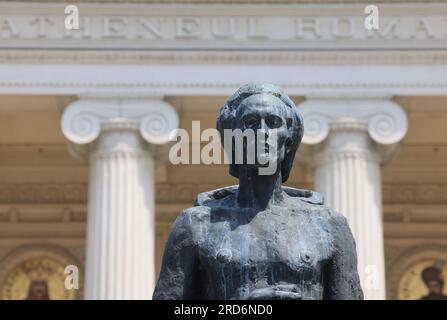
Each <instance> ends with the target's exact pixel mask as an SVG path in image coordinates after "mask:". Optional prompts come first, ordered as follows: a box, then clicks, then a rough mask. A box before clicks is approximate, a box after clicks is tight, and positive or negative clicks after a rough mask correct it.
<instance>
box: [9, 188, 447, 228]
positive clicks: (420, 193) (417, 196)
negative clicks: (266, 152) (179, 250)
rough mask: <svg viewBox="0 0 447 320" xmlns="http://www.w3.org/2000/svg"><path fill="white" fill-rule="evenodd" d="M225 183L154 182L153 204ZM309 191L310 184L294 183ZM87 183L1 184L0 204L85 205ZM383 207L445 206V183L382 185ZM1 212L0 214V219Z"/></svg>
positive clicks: (186, 198) (188, 198) (185, 199)
mask: <svg viewBox="0 0 447 320" xmlns="http://www.w3.org/2000/svg"><path fill="white" fill-rule="evenodd" d="M224 185H226V183H174V182H173V183H157V184H156V188H155V189H156V202H157V203H160V204H162V203H180V204H183V203H190V204H192V203H193V202H194V200H195V197H196V195H197V194H198V193H200V192H204V191H209V190H214V189H218V188H221V187H223V186H224ZM289 185H291V186H293V187H297V188H303V189H312V188H313V186H312V185H303V184H294V183H289ZM87 189H88V185H87V183H23V184H22V183H1V184H0V204H85V203H86V202H87ZM382 194H383V202H384V203H385V204H428V205H429V204H432V205H437V204H447V184H421V183H406V184H402V183H384V184H382ZM2 214H3V212H0V220H1V219H2Z"/></svg>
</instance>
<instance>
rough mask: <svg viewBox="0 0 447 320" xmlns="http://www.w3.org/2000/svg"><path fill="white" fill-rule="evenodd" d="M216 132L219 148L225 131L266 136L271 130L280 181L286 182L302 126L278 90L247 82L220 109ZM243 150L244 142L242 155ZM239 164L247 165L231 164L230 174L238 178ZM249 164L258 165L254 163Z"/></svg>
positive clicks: (233, 150)
mask: <svg viewBox="0 0 447 320" xmlns="http://www.w3.org/2000/svg"><path fill="white" fill-rule="evenodd" d="M217 129H218V130H219V132H220V136H221V142H222V145H225V134H224V130H226V129H230V130H235V129H240V130H241V131H245V130H247V129H252V130H254V131H255V132H256V131H258V130H263V132H265V134H266V136H269V132H273V130H274V132H275V137H276V139H277V141H276V154H275V157H276V161H277V163H278V164H279V165H280V168H281V176H282V182H285V181H287V179H288V177H289V173H290V170H291V169H292V164H293V159H294V158H295V153H296V150H297V149H298V146H299V144H300V142H301V139H302V138H303V133H304V126H303V119H302V117H301V115H300V113H299V112H298V109H297V108H296V106H295V104H294V103H293V101H292V100H291V99H290V98H289V97H288V96H287V95H286V94H285V93H284V92H283V91H282V90H281V89H280V88H279V87H277V86H275V85H272V84H268V83H250V84H246V85H243V86H242V87H240V88H239V89H238V90H237V91H236V93H234V94H233V95H232V96H231V97H230V98H229V99H228V101H227V102H226V103H225V104H224V105H223V106H222V108H221V109H220V113H219V117H218V119H217ZM255 139H257V136H255ZM254 143H255V144H256V141H254ZM245 148H246V144H245V143H244V152H246V150H245ZM267 148H268V147H267ZM264 151H266V150H264ZM234 152H235V148H232V153H233V154H232V155H231V156H232V159H234ZM259 152H260V151H259V150H257V153H259ZM261 152H262V151H261ZM229 156H230V155H229ZM241 165H248V164H247V163H244V164H235V163H234V161H232V162H231V164H230V174H231V175H232V176H234V177H236V178H239V168H240V166H241ZM253 165H254V166H259V164H257V163H255V164H253Z"/></svg>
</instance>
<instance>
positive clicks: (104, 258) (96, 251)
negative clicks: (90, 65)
mask: <svg viewBox="0 0 447 320" xmlns="http://www.w3.org/2000/svg"><path fill="white" fill-rule="evenodd" d="M177 126H178V118H177V114H176V112H175V110H174V109H173V108H172V107H171V106H170V105H169V104H167V103H166V102H163V101H162V100H160V98H145V97H140V98H126V97H123V96H121V97H104V96H103V97H86V98H81V99H80V100H78V101H76V102H74V103H73V104H71V105H70V106H69V107H68V108H67V109H66V110H65V112H64V114H63V116H62V130H63V132H64V135H65V137H66V138H67V139H68V140H69V141H70V142H71V143H72V144H75V145H78V146H79V145H81V146H84V155H85V154H87V155H88V157H89V161H90V182H89V203H88V230H87V262H86V279H85V298H86V299H150V298H151V296H152V291H153V287H154V282H155V275H154V268H155V266H154V255H155V252H154V250H155V212H154V192H155V190H154V182H155V181H154V180H155V177H154V160H153V157H152V154H151V152H150V148H149V145H148V143H147V142H150V143H153V144H154V143H156V144H161V143H165V142H167V141H168V139H169V134H170V133H171V131H172V130H174V129H176V128H177ZM85 149H87V151H88V152H85V151H86V150H85Z"/></svg>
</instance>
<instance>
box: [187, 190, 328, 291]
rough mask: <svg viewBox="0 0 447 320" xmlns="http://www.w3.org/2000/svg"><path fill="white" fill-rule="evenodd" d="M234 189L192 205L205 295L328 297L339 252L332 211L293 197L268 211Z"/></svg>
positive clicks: (190, 214) (192, 222) (190, 210)
mask: <svg viewBox="0 0 447 320" xmlns="http://www.w3.org/2000/svg"><path fill="white" fill-rule="evenodd" d="M231 197H233V195H232V194H229V195H227V196H226V197H222V198H221V199H211V200H210V201H203V203H201V205H199V206H196V207H194V208H191V209H189V210H188V214H189V216H190V219H191V224H190V226H191V230H192V237H193V243H194V246H195V251H196V255H197V260H198V263H199V266H198V269H199V270H198V272H197V275H198V277H199V279H198V281H200V283H201V289H200V295H201V296H200V297H198V298H204V299H251V298H253V299H279V298H280V299H322V298H323V288H324V274H325V266H326V264H327V262H328V261H329V260H330V259H331V257H332V254H333V239H332V233H331V225H330V223H329V217H330V214H331V213H330V211H329V210H328V209H326V208H325V207H323V206H321V205H319V204H314V203H308V202H305V201H303V200H301V199H300V198H299V197H295V198H294V197H290V198H289V199H288V201H286V202H285V205H284V206H272V207H270V208H268V209H266V210H264V211H259V212H255V211H253V210H250V209H241V208H237V207H236V208H235V207H233V206H231V205H230V204H231V203H233V199H232V198H231Z"/></svg>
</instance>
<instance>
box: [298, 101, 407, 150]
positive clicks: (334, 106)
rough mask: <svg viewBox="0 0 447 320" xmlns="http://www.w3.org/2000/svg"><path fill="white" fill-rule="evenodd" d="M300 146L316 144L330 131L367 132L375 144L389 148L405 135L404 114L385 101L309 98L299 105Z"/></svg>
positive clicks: (394, 105)
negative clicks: (301, 139) (301, 138)
mask: <svg viewBox="0 0 447 320" xmlns="http://www.w3.org/2000/svg"><path fill="white" fill-rule="evenodd" d="M299 110H300V112H301V113H302V115H303V118H304V137H303V143H304V144H310V145H314V144H319V143H321V142H323V141H324V140H325V139H326V138H327V136H328V135H329V132H331V131H350V130H353V131H357V130H363V131H366V132H368V134H369V137H370V138H371V139H372V140H373V141H374V142H376V143H377V144H382V145H392V144H396V143H398V142H399V141H400V140H402V138H403V137H404V136H405V134H406V132H407V127H408V121H407V115H406V113H405V111H404V110H403V109H402V107H401V106H399V105H398V104H397V103H395V102H393V101H391V100H390V99H388V98H369V97H368V98H355V97H354V98H351V97H350V98H311V99H308V100H306V101H304V102H303V103H301V105H300V108H299Z"/></svg>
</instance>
